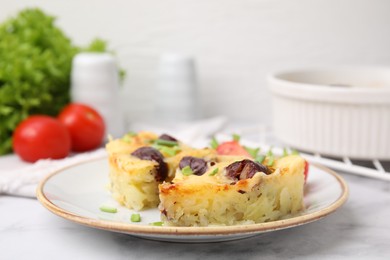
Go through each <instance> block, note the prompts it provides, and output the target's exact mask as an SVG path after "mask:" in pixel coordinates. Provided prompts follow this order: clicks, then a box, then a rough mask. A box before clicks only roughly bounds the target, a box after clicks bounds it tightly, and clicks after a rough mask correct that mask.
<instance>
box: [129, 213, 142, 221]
mask: <svg viewBox="0 0 390 260" xmlns="http://www.w3.org/2000/svg"><path fill="white" fill-rule="evenodd" d="M130 220H131V222H140V221H141V215H140V214H138V213H136V214H131V218H130Z"/></svg>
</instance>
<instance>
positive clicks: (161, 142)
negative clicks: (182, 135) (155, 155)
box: [154, 139, 179, 147]
mask: <svg viewBox="0 0 390 260" xmlns="http://www.w3.org/2000/svg"><path fill="white" fill-rule="evenodd" d="M154 143H155V144H157V145H162V146H168V147H173V146H178V145H179V143H178V142H176V141H170V140H164V139H156V140H155V141H154Z"/></svg>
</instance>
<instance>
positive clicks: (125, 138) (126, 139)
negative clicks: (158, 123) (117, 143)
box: [122, 131, 137, 143]
mask: <svg viewBox="0 0 390 260" xmlns="http://www.w3.org/2000/svg"><path fill="white" fill-rule="evenodd" d="M136 135H137V133H135V132H132V131H131V132H128V133H127V134H125V135H124V136H123V137H122V141H124V142H126V143H130V142H131V141H132V140H133V139H132V137H134V136H136Z"/></svg>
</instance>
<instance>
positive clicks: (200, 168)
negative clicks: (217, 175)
mask: <svg viewBox="0 0 390 260" xmlns="http://www.w3.org/2000/svg"><path fill="white" fill-rule="evenodd" d="M186 166H190V168H191V170H192V173H193V174H195V175H197V176H201V175H203V174H204V173H205V172H206V171H207V162H206V161H205V160H203V159H202V158H196V157H192V156H184V157H183V158H182V159H181V161H180V163H179V168H180V170H181V169H183V168H184V167H186Z"/></svg>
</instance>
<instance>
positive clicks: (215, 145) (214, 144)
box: [210, 137, 219, 149]
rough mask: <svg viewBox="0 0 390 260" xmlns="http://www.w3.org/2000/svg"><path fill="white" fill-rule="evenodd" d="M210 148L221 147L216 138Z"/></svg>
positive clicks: (212, 139) (211, 142)
mask: <svg viewBox="0 0 390 260" xmlns="http://www.w3.org/2000/svg"><path fill="white" fill-rule="evenodd" d="M210 146H211V148H213V149H217V147H218V146H219V143H218V141H217V139H216V138H215V137H213V138H211V141H210Z"/></svg>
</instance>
